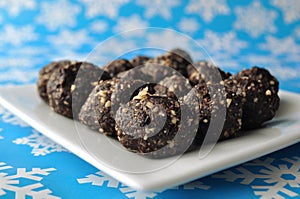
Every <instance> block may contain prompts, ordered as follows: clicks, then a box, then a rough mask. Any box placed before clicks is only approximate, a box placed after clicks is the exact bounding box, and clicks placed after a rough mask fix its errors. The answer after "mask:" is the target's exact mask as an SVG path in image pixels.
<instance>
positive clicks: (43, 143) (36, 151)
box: [13, 130, 67, 156]
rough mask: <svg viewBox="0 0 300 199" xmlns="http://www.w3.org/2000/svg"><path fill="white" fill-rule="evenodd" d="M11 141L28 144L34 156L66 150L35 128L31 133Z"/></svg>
mask: <svg viewBox="0 0 300 199" xmlns="http://www.w3.org/2000/svg"><path fill="white" fill-rule="evenodd" d="M13 143H15V144H19V145H28V146H30V147H31V148H32V151H31V153H32V154H33V155H34V156H45V155H48V154H50V153H53V152H67V150H66V149H65V148H63V147H62V146H60V145H59V144H57V143H55V142H53V141H52V140H50V139H49V138H47V137H45V136H44V135H42V134H40V133H39V132H37V131H35V130H33V133H32V134H31V135H29V136H27V137H22V138H17V139H16V140H14V141H13Z"/></svg>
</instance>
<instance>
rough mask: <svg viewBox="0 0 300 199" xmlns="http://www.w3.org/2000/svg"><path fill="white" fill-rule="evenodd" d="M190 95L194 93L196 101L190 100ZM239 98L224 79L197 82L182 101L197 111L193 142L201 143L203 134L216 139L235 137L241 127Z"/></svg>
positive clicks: (240, 103)
mask: <svg viewBox="0 0 300 199" xmlns="http://www.w3.org/2000/svg"><path fill="white" fill-rule="evenodd" d="M192 95H196V96H197V98H198V101H196V102H195V101H193V102H192V101H191V100H190V99H191V96H192ZM241 99H242V98H241V96H240V95H238V94H237V93H236V92H235V91H234V90H233V89H232V88H231V86H230V85H229V83H226V82H224V81H221V83H220V84H209V85H207V84H206V83H204V82H200V83H199V84H197V85H196V86H195V87H194V90H192V91H191V92H190V93H188V94H187V96H185V97H184V103H185V104H187V105H188V106H189V107H190V108H194V111H198V113H199V115H198V119H196V118H195V120H196V121H198V122H199V126H198V132H197V136H196V142H195V143H196V144H198V145H201V144H202V142H203V140H204V138H205V136H211V137H212V138H214V139H215V140H216V141H217V140H218V141H219V140H224V139H228V138H231V137H235V136H236V135H237V133H238V131H239V130H240V129H241V127H242V100H241ZM222 117H224V118H222ZM223 119H224V120H223ZM212 122H220V124H216V123H212ZM222 123H223V124H222ZM210 125H212V126H210ZM209 128H210V129H211V130H210V131H208V130H209ZM208 133H210V134H208ZM218 133H220V135H218Z"/></svg>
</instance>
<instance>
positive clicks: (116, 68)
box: [103, 59, 134, 77]
mask: <svg viewBox="0 0 300 199" xmlns="http://www.w3.org/2000/svg"><path fill="white" fill-rule="evenodd" d="M133 67H134V66H133V65H132V64H131V63H130V62H129V61H128V60H126V59H118V60H114V61H112V62H110V63H108V64H107V65H106V66H104V68H103V70H104V71H106V72H108V74H109V75H110V76H111V77H116V76H117V75H118V74H119V73H121V72H124V71H127V70H130V69H132V68H133Z"/></svg>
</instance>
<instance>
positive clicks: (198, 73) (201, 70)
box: [187, 61, 231, 85]
mask: <svg viewBox="0 0 300 199" xmlns="http://www.w3.org/2000/svg"><path fill="white" fill-rule="evenodd" d="M187 70H188V78H189V80H190V83H191V84H192V85H197V84H199V83H200V82H201V81H203V82H207V83H208V82H209V81H211V82H212V83H218V82H220V81H221V80H222V79H223V80H224V79H227V78H229V77H230V76H231V74H230V73H228V72H224V71H223V70H222V69H220V68H219V67H217V66H215V65H214V64H212V63H210V62H207V61H198V62H196V63H193V64H190V65H189V66H188V69H187Z"/></svg>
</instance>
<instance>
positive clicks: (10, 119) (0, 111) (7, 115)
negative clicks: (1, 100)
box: [0, 105, 28, 127]
mask: <svg viewBox="0 0 300 199" xmlns="http://www.w3.org/2000/svg"><path fill="white" fill-rule="evenodd" d="M0 118H1V120H2V121H3V122H5V123H8V124H12V125H16V126H20V127H27V126H28V124H27V123H25V122H24V121H23V120H21V119H20V118H19V117H17V116H15V115H14V114H12V113H11V112H10V111H8V110H7V109H5V108H4V107H3V106H1V105H0Z"/></svg>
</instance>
